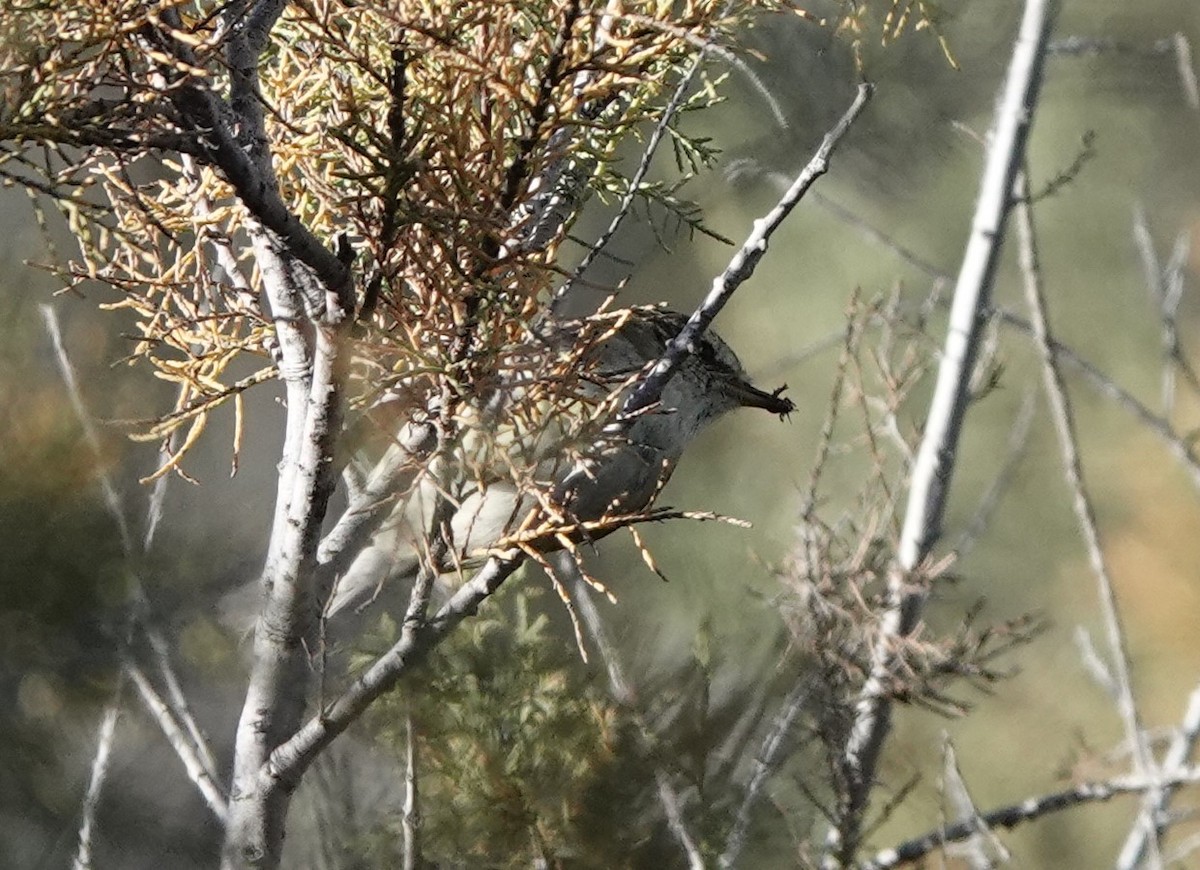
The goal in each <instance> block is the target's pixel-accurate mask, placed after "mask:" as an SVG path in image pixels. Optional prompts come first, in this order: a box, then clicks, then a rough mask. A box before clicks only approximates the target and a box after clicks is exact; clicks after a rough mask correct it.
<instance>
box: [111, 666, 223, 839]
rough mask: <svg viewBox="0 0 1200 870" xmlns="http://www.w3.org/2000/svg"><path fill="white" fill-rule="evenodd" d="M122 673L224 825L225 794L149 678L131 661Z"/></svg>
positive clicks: (208, 804)
mask: <svg viewBox="0 0 1200 870" xmlns="http://www.w3.org/2000/svg"><path fill="white" fill-rule="evenodd" d="M124 670H125V673H126V674H128V675H129V678H130V679H131V680H132V681H133V685H134V687H135V688H136V689H137V690H138V694H139V695H140V696H141V699H142V703H143V704H145V705H146V709H147V711H149V713H150V715H151V717H152V718H153V719H154V721H155V722H157V723H158V726H159V728H161V729H162V732H163V734H164V735H165V736H166V738H167V741H168V742H169V743H170V744H171V748H172V749H174V750H175V754H176V755H177V756H179V760H180V761H182V762H183V766H184V769H185V770H186V771H187V775H188V779H190V780H191V781H192V784H193V785H195V786H196V788H197V789H198V790H199V792H200V795H201V797H203V798H204V803H205V804H206V805H207V806H208V808H209V810H211V811H212V814H213V815H214V816H216V817H217V820H218V821H220V822H222V823H223V822H224V821H225V819H226V816H227V814H228V811H229V808H228V806H227V805H226V803H225V795H224V794H223V793H222V791H221V787H220V786H219V785H218V784H217V783H216V781H215V780H214V779H213V778H212V777H211V776H210V775H209V773H208V771H207V770H205V765H204V762H203V761H202V760H201V758H200V756H199V755H198V754H197V753H196V750H195V747H193V746H192V742H191V739H190V738H189V737H188V735H187V734H186V733H185V732H184V731H183V729H182V728H180V727H179V723H178V722H177V721H176V719H175V716H174V714H173V713H172V712H171V708H170V707H169V706H167V704H166V702H165V701H164V700H163V699H162V696H160V695H159V694H158V692H157V691H156V690H155V689H154V686H153V685H152V684H151V682H150V679H149V678H148V677H147V676H146V673H145V671H143V670H142V669H141V668H140V667H138V665H137V663H136V662H134V661H133V659H129V658H127V659H126V660H125V667H124Z"/></svg>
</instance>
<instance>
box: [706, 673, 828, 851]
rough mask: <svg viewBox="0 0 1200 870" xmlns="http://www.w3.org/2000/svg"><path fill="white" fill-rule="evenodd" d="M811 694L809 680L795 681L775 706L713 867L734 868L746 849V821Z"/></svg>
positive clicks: (778, 760) (750, 819) (747, 822)
mask: <svg viewBox="0 0 1200 870" xmlns="http://www.w3.org/2000/svg"><path fill="white" fill-rule="evenodd" d="M811 691H812V680H811V679H809V678H807V677H805V678H803V679H801V680H799V681H798V682H797V683H796V685H795V687H794V688H793V689H792V691H791V692H789V693H788V696H787V697H786V698H785V699H784V700H783V703H782V704H781V705H780V707H779V713H778V714H777V715H776V717H775V719H774V721H773V722H772V723H771V727H770V729H769V730H768V731H767V733H766V736H764V737H763V741H762V745H761V746H760V747H759V749H758V752H757V753H755V755H754V772H753V773H752V774H751V775H750V781H749V782H748V783H747V784H746V793H745V794H744V795H742V802H741V804H739V805H738V811H737V815H736V816H735V817H734V820H733V826H732V827H731V828H730V829H729V835H728V836H727V837H726V838H725V851H723V852H722V853H721V855H720V857H719V858H717V866H718V867H722V868H730V867H734V866H735V865H736V864H737V861H738V858H739V857H741V854H742V849H743V848H745V846H746V837H747V835H748V834H749V833H750V822H751V821H752V819H753V814H754V807H755V806H756V805H757V804H758V799H759V797H760V796H761V795H762V791H763V787H764V786H765V785H766V784H767V780H768V779H770V778H771V775H772V774H773V773H775V771H776V770H777V769H778V767H779V762H780V753H782V752H783V748H784V746H785V745H786V741H787V736H788V734H789V733H791V730H792V726H793V725H794V724H795V722H796V718H797V717H798V716H799V715H800V711H801V710H803V709H804V705H805V704H806V703H807V701H808V698H809V695H810V693H811Z"/></svg>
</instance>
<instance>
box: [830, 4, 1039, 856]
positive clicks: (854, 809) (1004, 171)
mask: <svg viewBox="0 0 1200 870" xmlns="http://www.w3.org/2000/svg"><path fill="white" fill-rule="evenodd" d="M1057 6H1058V4H1057V3H1056V2H1054V0H1026V3H1025V11H1024V15H1023V17H1022V20H1021V25H1020V30H1019V33H1018V35H1017V39H1016V43H1015V45H1014V47H1013V55H1012V60H1011V61H1010V64H1009V69H1008V75H1007V78H1006V81H1005V85H1004V91H1003V95H1002V97H1001V99H1000V103H999V105H998V108H997V112H996V118H995V121H994V124H993V126H994V131H993V134H992V142H991V147H990V149H989V152H988V158H987V163H986V166H985V168H984V173H983V179H982V182H981V184H980V194H979V201H978V203H977V204H976V208H975V217H974V220H973V222H972V228H971V236H970V238H969V239H968V241H967V247H966V251H965V252H964V255H963V262H962V266H961V268H960V270H959V275H958V281H957V283H956V285H955V291H954V300H953V303H952V306H951V312H950V323H949V328H948V331H947V334H946V342H945V347H944V348H943V352H942V358H941V364H940V365H939V367H938V376H937V383H936V385H935V387H934V394H933V399H932V401H931V404H930V410H929V415H928V417H927V420H926V424H925V432H924V436H923V437H922V440H921V445H920V449H919V451H918V453H917V458H916V461H915V463H914V467H913V470H912V484H911V487H910V490H909V496H908V503H907V506H906V509H905V515H904V526H903V529H902V531H901V537H900V543H899V547H898V552H897V557H896V561H895V564H894V565H893V568H892V571H891V574H890V577H889V581H888V585H889V599H890V603H889V607H888V609H887V611H886V612H885V613H884V614H883V616H882V619H881V622H880V625H879V628H878V637H877V640H876V641H875V644H874V647H873V650H872V654H871V667H870V673H869V675H868V678H867V680H866V682H865V683H864V685H863V688H862V691H861V693H860V695H859V700H858V702H857V704H856V709H855V717H854V722H853V725H852V726H851V730H850V733H849V737H848V739H847V742H846V749H845V753H844V759H843V767H844V774H845V780H846V783H847V794H845V795H844V796H843V806H842V808H841V810H840V812H839V816H840V817H839V819H838V822H837V824H836V825H835V826H834V827H833V828H832V829H831V831H830V834H829V837H828V839H827V842H826V847H827V855H826V859H825V862H824V863H825V865H826V866H837V865H839V864H846V863H848V862H849V861H851V860H852V858H853V856H854V854H855V852H856V851H857V849H858V846H859V842H858V841H859V838H860V836H861V832H862V828H863V820H864V815H865V812H866V808H867V804H868V801H869V798H870V794H871V791H872V789H873V786H874V782H875V770H876V767H877V765H878V760H879V754H880V751H881V750H882V747H883V743H884V740H885V739H886V736H887V732H888V730H889V727H890V719H891V700H890V698H889V697H888V695H887V688H886V687H887V684H888V681H889V679H890V675H891V673H892V669H893V666H894V662H895V651H896V645H897V643H898V641H899V640H900V639H901V638H903V637H905V636H906V635H908V634H909V633H911V632H912V630H913V629H914V628H915V626H916V624H917V621H918V620H919V618H920V615H921V611H922V609H923V607H924V604H925V600H926V596H927V590H926V589H924V588H923V587H922V586H921V585H920V584H919V583H913V582H912V581H913V580H914V579H917V578H914V577H913V572H914V571H917V570H918V569H919V567H920V566H921V565H922V564H923V562H924V561H925V560H926V559H927V558H928V556H929V555H930V552H931V550H932V549H933V545H934V543H935V542H936V541H937V540H938V538H939V537H940V535H941V525H942V516H943V514H944V512H945V508H946V498H947V494H948V490H949V485H950V479H951V476H952V474H953V471H954V463H955V455H956V452H957V449H958V440H959V434H960V432H961V429H962V422H963V418H964V415H965V414H966V409H967V404H968V401H969V395H968V392H969V390H968V388H969V383H970V377H971V371H972V368H973V366H974V362H975V357H976V353H977V350H978V344H979V335H980V329H981V327H982V325H983V322H984V321H985V319H986V314H987V301H988V295H989V293H990V290H991V284H992V279H993V275H994V273H995V268H996V262H997V260H998V257H999V251H1000V242H1001V240H1002V238H1003V234H1004V225H1005V219H1006V217H1007V214H1008V209H1009V204H1010V196H1011V192H1012V184H1013V179H1014V178H1015V177H1016V174H1017V171H1018V169H1019V167H1020V166H1021V163H1022V160H1023V159H1024V154H1025V143H1026V140H1027V138H1028V134H1029V128H1030V125H1031V123H1032V120H1033V116H1034V112H1035V109H1036V106H1037V98H1038V92H1039V88H1040V84H1041V78H1042V66H1043V63H1044V59H1045V50H1046V42H1047V39H1048V37H1049V33H1050V30H1051V26H1052V22H1053V20H1054V17H1055V13H1056V11H1057Z"/></svg>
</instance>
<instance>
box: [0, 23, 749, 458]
mask: <svg viewBox="0 0 1200 870" xmlns="http://www.w3.org/2000/svg"><path fill="white" fill-rule="evenodd" d="M0 5H2V7H3V8H2V9H0V11H2V12H3V14H2V15H0V22H2V23H0V51H2V52H3V57H2V58H0V64H2V66H0V97H2V102H0V142H3V143H5V144H4V145H3V151H2V152H0V173H3V176H4V177H5V178H6V179H10V180H12V181H16V182H19V183H21V184H23V185H25V186H26V187H27V188H29V189H31V190H32V191H34V193H35V197H36V198H37V199H38V201H39V202H46V201H51V202H53V203H55V205H56V206H57V207H58V208H59V209H60V211H61V212H62V213H63V215H64V216H65V218H66V221H67V223H68V226H69V228H70V230H71V232H72V234H73V236H74V237H75V238H76V239H77V240H78V249H77V251H76V252H75V253H74V254H73V255H72V256H70V257H67V258H60V262H57V263H53V264H51V268H54V269H56V270H57V271H58V272H59V273H60V274H61V275H62V277H63V278H64V279H65V282H66V284H67V286H68V287H69V288H73V289H78V290H84V289H88V288H93V289H94V288H95V287H97V286H98V285H106V286H107V287H108V288H111V289H112V290H115V291H116V296H115V299H113V300H112V301H110V302H109V306H110V307H113V308H118V309H124V310H126V311H127V312H129V314H130V315H132V320H133V337H134V344H133V347H132V349H131V353H130V358H131V360H144V361H148V362H149V363H151V364H152V365H153V366H154V368H155V370H156V373H157V374H158V375H159V376H160V377H162V378H164V379H166V380H168V381H170V382H172V383H173V384H175V385H177V387H178V397H177V400H176V403H175V407H174V408H173V409H172V410H171V411H170V412H169V413H167V414H166V415H164V416H162V417H161V418H158V419H156V420H153V421H149V422H146V423H145V425H143V426H142V431H143V432H144V433H145V435H146V436H147V437H150V438H165V437H168V436H174V438H175V439H176V440H175V444H174V451H175V453H176V455H177V457H178V456H180V455H182V454H183V453H184V452H186V449H187V447H188V446H190V445H191V444H192V443H194V441H195V439H196V437H197V436H198V435H199V434H200V432H201V431H202V430H203V428H204V425H205V422H206V420H207V418H208V415H209V414H210V413H211V412H212V411H213V410H214V409H215V408H216V407H218V406H220V405H222V404H224V403H226V402H230V401H232V402H233V403H234V404H235V406H236V408H237V410H238V419H239V427H238V431H239V432H240V430H241V426H240V422H241V419H240V418H241V414H240V411H241V395H242V393H243V391H244V390H245V389H247V388H249V387H252V386H254V385H256V384H259V383H262V382H264V381H267V380H269V379H271V378H273V377H274V376H275V375H276V374H277V372H276V368H275V366H276V362H277V359H276V355H275V354H274V353H273V351H274V350H275V346H274V340H275V339H274V327H273V325H272V322H271V315H270V312H268V311H265V310H264V302H263V300H262V298H261V292H260V286H259V279H258V276H257V274H256V271H255V263H254V256H253V253H252V251H251V246H250V244H249V242H248V240H247V238H246V234H245V231H244V227H245V225H246V222H247V220H249V219H251V217H252V216H250V215H248V213H247V210H246V208H245V207H244V205H243V204H242V203H241V202H240V201H239V199H238V198H237V196H236V195H235V194H234V190H233V188H232V187H231V186H230V184H229V183H228V182H227V180H226V179H225V178H223V177H222V174H221V172H220V171H219V170H218V169H216V168H215V167H213V166H212V165H210V163H209V160H208V159H207V157H206V154H205V151H204V147H203V146H204V144H205V143H204V141H203V137H204V133H203V131H202V130H199V131H197V130H194V129H191V128H190V127H189V125H188V123H187V122H186V119H185V118H184V117H183V115H182V113H181V112H180V110H179V105H178V100H177V97H178V94H179V92H180V89H181V88H183V87H184V86H185V85H187V86H196V85H200V86H202V87H203V88H205V89H208V90H211V92H212V93H214V94H216V95H218V96H219V97H220V98H222V99H225V98H227V95H228V94H229V93H230V78H231V72H230V70H229V69H228V68H227V63H226V54H225V47H226V40H227V38H228V35H229V30H230V26H229V24H228V22H229V21H230V10H234V11H235V12H236V10H237V9H238V8H239V6H240V7H241V8H244V9H252V8H253V7H254V4H237V3H233V4H230V3H217V2H211V0H190V2H184V0H170V2H159V3H144V2H110V0H75V2H63V3H52V4H27V3H16V2H4V3H3V4H0ZM769 5H772V4H770V3H757V4H728V3H726V2H723V0H686V2H679V3H669V4H664V3H657V2H583V0H529V2H511V3H495V2H464V3H443V2H432V0H400V2H346V0H307V2H302V3H291V4H287V9H286V11H285V12H284V15H283V17H282V19H281V20H280V21H279V22H278V23H277V24H276V25H275V27H274V30H273V31H272V33H271V37H270V39H269V41H268V43H267V47H266V50H265V52H264V54H263V57H262V61H261V64H260V69H259V70H258V71H257V75H258V78H259V82H260V85H259V87H260V91H261V105H262V107H263V110H264V112H265V116H266V133H267V138H268V140H269V147H270V150H271V152H272V155H273V159H274V168H275V173H276V175H277V178H278V184H279V188H280V192H281V194H282V197H283V200H284V202H285V204H286V205H287V207H288V208H289V210H290V211H291V212H292V213H293V214H294V215H296V216H297V217H298V218H299V219H300V220H301V222H302V223H303V224H304V225H305V226H307V228H308V229H310V230H311V231H312V232H313V233H314V234H315V235H316V237H317V238H319V239H321V240H323V241H325V242H326V244H328V245H329V246H330V247H331V248H335V247H338V246H339V245H340V246H341V248H342V249H344V250H346V251H348V252H351V253H352V255H353V258H354V259H353V266H352V268H353V274H354V285H355V288H354V289H355V298H356V303H357V308H358V310H357V312H356V315H357V319H358V322H357V324H356V327H355V329H354V330H353V338H352V341H353V342H354V344H355V347H354V348H353V353H352V355H351V357H352V359H353V361H354V362H353V368H354V371H353V375H354V376H353V378H352V381H351V383H352V384H353V392H352V395H350V396H348V399H349V402H350V405H351V406H352V407H353V406H358V407H362V406H364V405H368V404H370V403H371V402H372V401H374V400H375V399H376V398H377V397H378V396H379V395H380V394H381V393H383V392H385V391H388V390H393V391H394V390H395V389H397V388H399V389H404V390H407V389H413V388H414V387H415V388H416V389H418V390H421V391H422V392H428V390H429V387H428V386H425V387H422V386H421V383H422V382H427V381H430V380H431V377H430V376H433V375H440V376H442V379H443V386H444V384H445V383H446V382H447V381H448V382H449V383H450V384H451V386H452V387H453V388H454V389H455V391H458V388H460V387H462V385H464V384H465V383H467V382H469V381H471V380H472V379H474V378H476V377H477V376H478V375H479V372H480V371H481V370H482V369H486V367H487V366H488V365H489V364H490V362H489V361H492V360H496V359H498V358H499V357H500V356H501V355H502V354H503V353H504V352H505V349H506V348H511V347H512V346H513V345H514V343H517V342H520V341H522V340H524V339H526V338H527V335H528V332H527V330H528V326H529V322H530V320H531V318H532V317H533V315H534V314H535V312H536V311H538V310H539V309H540V308H541V307H542V306H543V305H544V303H545V302H546V299H547V297H548V294H549V293H550V290H551V287H552V283H553V281H554V278H555V275H556V265H555V264H556V259H557V256H558V247H559V245H560V243H561V241H562V239H563V238H564V237H565V233H566V231H567V228H568V227H569V226H570V218H571V216H572V215H570V214H569V215H568V216H567V219H566V220H559V221H557V222H556V223H553V224H552V231H551V232H550V233H549V234H548V235H547V237H546V238H537V237H536V235H537V233H536V229H537V228H535V227H533V226H531V225H530V224H531V221H532V219H533V218H532V217H531V215H536V213H537V212H536V209H535V208H534V207H533V204H534V203H535V202H536V196H537V194H538V193H539V192H541V193H545V191H546V190H547V188H548V183H549V182H552V181H553V180H554V179H555V178H556V177H557V176H556V173H557V174H559V175H561V174H563V172H564V171H566V170H570V171H575V172H576V173H577V174H579V170H580V167H582V168H583V170H584V171H583V172H582V174H583V175H584V176H586V177H585V178H584V179H583V181H582V184H583V185H585V186H586V185H588V184H590V185H591V186H593V187H599V186H603V185H609V186H612V185H614V184H615V182H614V181H613V178H614V175H613V169H612V168H611V167H610V166H609V165H608V163H607V161H609V160H610V158H611V157H612V155H613V151H614V149H615V147H616V145H617V143H618V142H619V141H621V140H622V139H623V137H625V136H626V135H628V134H630V133H631V132H635V131H636V130H637V128H638V126H639V125H644V124H645V123H646V122H652V121H653V120H655V119H656V117H658V115H659V113H660V112H661V109H662V105H663V103H664V101H665V95H664V90H666V89H669V88H671V87H673V86H674V83H675V77H674V76H673V75H672V71H673V70H675V69H676V68H678V67H679V66H680V65H681V64H682V63H683V62H684V61H685V60H686V59H687V58H689V57H691V56H693V55H694V54H695V53H696V52H697V51H699V50H700V49H701V48H702V47H703V45H705V44H706V43H708V42H709V41H712V40H722V39H724V38H725V36H726V35H727V33H728V31H729V30H730V29H731V28H733V27H734V26H735V25H736V24H737V23H738V22H739V21H740V20H742V17H743V16H744V15H745V14H747V13H748V12H749V11H751V8H752V7H757V8H764V7H766V6H769ZM735 7H736V8H735ZM233 20H234V22H235V24H234V27H239V26H245V27H252V26H253V25H254V22H253V21H252V20H251V16H250V15H249V14H247V15H245V16H243V18H242V19H240V20H239V19H238V18H237V17H236V15H235V16H234V17H233ZM163 45H168V46H175V47H178V49H179V50H178V51H167V50H164V49H163V48H162V46H163ZM568 193H569V194H571V197H568V198H569V199H570V198H572V197H574V198H575V199H579V198H580V197H577V196H575V194H576V193H577V192H573V191H568ZM572 206H573V204H572ZM109 298H110V299H112V297H111V296H110V297H109ZM468 329H469V330H470V332H471V342H472V344H471V353H470V359H469V361H467V363H465V364H464V362H463V360H462V359H454V358H453V354H452V353H451V350H450V348H451V347H452V345H454V343H455V340H456V338H460V337H461V336H462V334H463V332H464V330H468ZM461 394H462V393H461V392H460V395H461ZM174 464H175V463H174V462H172V463H170V464H169V465H174Z"/></svg>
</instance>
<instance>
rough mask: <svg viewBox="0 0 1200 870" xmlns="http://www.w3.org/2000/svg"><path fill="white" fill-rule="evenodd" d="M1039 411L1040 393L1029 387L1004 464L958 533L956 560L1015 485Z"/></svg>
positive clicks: (955, 546)
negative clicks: (1036, 412) (1038, 396)
mask: <svg viewBox="0 0 1200 870" xmlns="http://www.w3.org/2000/svg"><path fill="white" fill-rule="evenodd" d="M1036 410H1037V393H1035V392H1034V391H1032V390H1030V391H1029V392H1027V393H1026V394H1025V397H1024V398H1023V399H1022V400H1021V407H1020V409H1019V410H1018V411H1017V418H1016V420H1014V421H1013V425H1012V429H1010V430H1009V432H1008V454H1007V455H1006V456H1005V458H1004V464H1003V465H1002V466H1001V467H1000V470H999V471H998V472H996V476H995V477H994V478H993V479H992V482H991V484H989V485H988V488H987V490H985V491H984V493H983V496H982V497H981V498H980V499H979V504H978V505H976V506H975V513H974V514H973V515H972V516H971V519H970V521H969V522H968V523H967V525H966V528H964V529H963V530H962V534H960V535H959V536H958V538H957V540H955V542H954V546H953V547H951V549H952V550H953V551H954V553H955V560H956V561H960V560H961V559H962V558H963V557H964V556H966V555H967V553H969V552H970V551H971V550H972V549H973V548H974V546H975V544H976V543H977V542H978V541H979V539H980V538H982V537H983V534H984V532H985V531H986V530H987V527H988V524H989V523H990V522H991V520H992V515H993V514H995V512H996V508H997V507H998V506H999V505H1000V501H1001V499H1003V498H1004V494H1005V493H1006V492H1008V489H1009V487H1011V486H1012V483H1013V480H1014V479H1015V478H1016V473H1017V469H1018V468H1019V467H1020V465H1021V460H1022V459H1023V458H1024V457H1025V451H1026V448H1028V447H1029V433H1030V432H1031V431H1033V418H1034V412H1035V411H1036Z"/></svg>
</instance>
